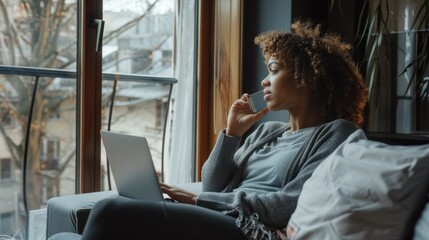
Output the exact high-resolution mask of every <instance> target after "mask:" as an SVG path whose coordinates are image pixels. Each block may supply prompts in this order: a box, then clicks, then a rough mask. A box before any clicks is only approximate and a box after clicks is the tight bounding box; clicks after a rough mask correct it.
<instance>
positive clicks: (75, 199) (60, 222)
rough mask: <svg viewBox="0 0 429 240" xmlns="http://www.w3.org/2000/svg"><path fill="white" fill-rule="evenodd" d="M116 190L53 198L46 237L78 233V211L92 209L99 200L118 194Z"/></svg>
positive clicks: (48, 215) (49, 204)
mask: <svg viewBox="0 0 429 240" xmlns="http://www.w3.org/2000/svg"><path fill="white" fill-rule="evenodd" d="M117 195H118V193H117V192H116V191H105V192H93V193H85V194H76V195H69V196H61V197H55V198H51V199H49V201H48V207H47V226H46V237H47V238H49V237H50V236H52V235H54V234H56V233H61V232H71V233H77V229H78V221H77V213H78V212H79V211H82V210H83V209H91V208H92V207H93V206H94V205H95V204H96V203H97V202H98V201H100V200H101V199H104V198H106V197H111V196H117Z"/></svg>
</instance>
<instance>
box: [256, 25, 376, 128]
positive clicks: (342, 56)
mask: <svg viewBox="0 0 429 240" xmlns="http://www.w3.org/2000/svg"><path fill="white" fill-rule="evenodd" d="M255 43H256V44H257V45H258V46H259V47H260V49H261V52H262V55H263V56H264V58H265V62H267V61H268V59H269V58H270V57H276V58H278V59H279V60H280V61H281V62H282V64H284V66H285V67H286V68H288V70H289V72H290V74H291V78H293V79H294V81H295V84H296V86H297V87H308V88H309V89H310V91H311V92H312V96H314V100H315V101H316V102H318V103H320V107H321V108H322V109H321V110H322V114H323V115H324V116H323V117H324V119H325V120H326V121H332V120H334V119H338V118H342V119H346V120H349V121H351V122H353V123H355V124H356V125H357V126H362V123H363V120H364V109H365V105H366V102H367V100H368V87H367V85H366V83H365V81H364V79H363V77H362V75H361V73H360V72H359V69H358V67H357V65H356V63H355V62H354V61H353V59H352V56H351V54H350V50H351V45H350V44H347V43H344V42H342V41H341V39H340V37H339V36H338V35H335V34H332V33H329V34H328V33H327V34H324V35H322V34H321V33H320V24H318V25H313V24H312V23H311V22H309V21H306V22H302V21H299V20H298V21H295V22H294V23H293V24H292V31H291V32H281V31H270V32H265V33H262V34H260V35H259V36H257V37H256V38H255Z"/></svg>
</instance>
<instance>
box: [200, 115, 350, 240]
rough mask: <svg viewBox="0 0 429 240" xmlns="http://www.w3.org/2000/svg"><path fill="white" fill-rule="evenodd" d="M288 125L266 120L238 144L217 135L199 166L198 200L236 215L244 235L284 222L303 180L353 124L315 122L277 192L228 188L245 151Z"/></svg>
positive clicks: (266, 232)
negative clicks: (317, 124) (311, 131)
mask: <svg viewBox="0 0 429 240" xmlns="http://www.w3.org/2000/svg"><path fill="white" fill-rule="evenodd" d="M288 129H290V126H289V125H288V124H287V123H284V122H266V123H264V124H261V125H260V126H259V127H258V128H257V129H256V130H255V131H254V132H253V133H252V134H251V135H249V136H248V137H247V139H246V140H245V142H244V144H243V146H241V147H240V146H239V145H240V138H234V137H229V136H226V135H225V134H224V133H221V134H219V137H218V140H217V142H216V145H215V147H214V148H213V150H212V152H211V154H210V156H209V158H208V160H207V161H206V162H205V163H204V165H203V168H202V184H203V192H202V193H201V194H200V195H199V196H198V200H197V203H196V204H197V205H199V206H203V207H206V208H210V209H213V210H217V211H222V212H225V213H227V214H230V215H232V216H235V217H237V225H238V226H239V227H240V228H241V229H242V231H243V232H244V233H245V234H246V235H247V236H251V237H252V238H255V239H261V238H272V237H273V232H271V231H270V229H272V228H284V227H285V226H286V225H287V224H288V221H289V218H290V216H291V215H292V213H293V211H294V210H295V208H296V205H297V201H298V197H299V195H300V193H301V190H302V186H303V184H304V182H305V181H306V180H307V179H308V178H309V177H310V176H311V174H312V173H313V171H314V170H315V169H316V167H317V166H318V165H319V164H320V163H321V162H322V161H323V160H324V159H325V158H326V157H327V156H328V155H329V154H331V153H332V152H333V151H334V149H335V148H336V147H337V146H339V145H340V144H341V143H342V142H343V141H344V140H345V139H346V138H347V137H348V136H349V135H350V134H351V133H352V132H354V131H355V130H356V129H357V127H356V126H355V125H354V124H353V123H351V122H349V121H346V120H342V119H339V120H334V121H332V122H329V123H325V124H322V125H320V126H318V127H317V128H316V129H315V130H314V132H313V133H312V135H311V136H310V138H309V139H307V140H306V141H305V142H304V144H303V145H302V147H301V149H300V150H299V151H298V153H297V154H296V156H295V157H294V159H293V160H292V162H291V165H290V166H289V168H287V169H286V172H285V173H284V180H283V186H282V187H283V189H282V190H281V191H277V192H270V193H266V194H256V193H245V192H244V191H234V192H232V191H233V190H234V189H235V188H237V186H238V185H239V183H240V181H241V179H242V173H243V169H244V168H245V166H246V162H247V160H248V159H249V156H251V155H252V153H253V152H254V151H255V150H257V149H259V148H261V147H262V146H263V145H264V144H266V143H267V142H269V141H271V140H273V139H275V138H277V137H279V136H280V135H281V134H283V133H284V132H285V131H287V130H288ZM269 228H270V229H269ZM274 235H275V234H274Z"/></svg>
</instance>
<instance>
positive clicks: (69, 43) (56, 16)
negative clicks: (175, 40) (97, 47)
mask: <svg viewBox="0 0 429 240" xmlns="http://www.w3.org/2000/svg"><path fill="white" fill-rule="evenodd" d="M157 2H158V0H156V1H151V2H149V1H147V2H146V4H147V11H146V12H145V13H144V14H142V15H140V16H137V17H136V18H134V19H132V20H130V21H129V22H127V23H125V24H124V25H123V26H121V27H119V28H118V29H116V30H114V31H111V33H110V34H108V35H106V36H105V40H106V41H110V40H112V39H113V37H115V36H118V35H120V34H122V33H123V32H124V31H126V30H127V29H129V28H131V27H133V26H134V25H135V24H137V23H138V22H139V21H140V20H141V19H142V18H144V17H145V16H146V15H147V14H149V13H150V11H151V10H152V8H153V7H154V6H155V5H156V3H157ZM76 11H77V6H76V3H70V1H65V0H20V1H15V0H9V1H7V0H1V1H0V65H12V66H31V67H40V68H54V69H65V68H67V67H70V66H72V65H73V64H75V62H76V38H77V37H76V33H75V31H72V30H71V29H76V28H77V26H76V22H77V21H76V15H77V12H76ZM34 80H35V77H28V76H19V75H17V76H7V77H4V81H5V82H7V84H8V86H7V87H6V86H0V97H1V98H0V100H1V107H2V111H1V112H0V113H1V114H3V115H4V116H0V117H1V118H0V121H2V120H1V119H3V118H4V117H8V118H13V121H15V122H16V123H17V126H18V127H17V128H19V129H20V131H21V136H25V131H26V124H27V120H28V119H27V116H28V113H29V109H30V103H31V92H32V90H33V88H34V82H35V81H34ZM53 82H54V78H43V79H40V81H39V85H38V86H37V90H38V91H37V94H36V97H35V104H34V108H33V116H32V123H31V134H30V136H29V139H28V154H27V157H28V172H27V176H28V177H27V197H28V209H29V210H31V209H37V208H40V205H41V204H42V201H43V199H42V190H43V189H42V188H43V187H44V186H43V184H42V180H43V178H44V177H45V178H46V179H49V181H52V182H51V183H48V184H51V185H55V182H58V179H59V177H60V175H61V173H62V172H63V171H64V169H65V168H66V165H67V164H68V163H69V162H70V161H71V160H72V159H73V157H74V155H75V152H74V151H73V150H72V151H68V152H67V153H64V156H61V161H59V162H58V164H59V165H58V166H57V167H56V168H57V174H55V175H44V174H43V171H41V168H40V162H41V161H40V158H41V153H42V152H41V150H42V142H43V139H44V137H45V136H46V126H47V122H48V120H49V119H50V118H51V117H52V115H53V114H55V113H57V112H58V111H60V110H63V109H62V108H61V106H62V104H63V103H64V102H66V101H67V100H70V99H73V98H75V92H74V91H70V90H69V89H67V88H64V89H58V88H56V89H52V87H51V85H52V83H53ZM12 98H13V99H15V101H12ZM5 114H7V116H6V115H5ZM0 135H1V136H2V137H3V138H4V140H5V142H6V144H7V147H8V149H9V152H10V153H11V155H12V159H13V161H14V165H15V166H17V167H18V168H19V169H22V167H23V159H24V148H25V139H24V138H22V139H21V140H20V141H18V142H17V141H16V139H13V138H12V137H11V136H10V134H8V129H7V126H6V124H3V123H2V124H1V125H0Z"/></svg>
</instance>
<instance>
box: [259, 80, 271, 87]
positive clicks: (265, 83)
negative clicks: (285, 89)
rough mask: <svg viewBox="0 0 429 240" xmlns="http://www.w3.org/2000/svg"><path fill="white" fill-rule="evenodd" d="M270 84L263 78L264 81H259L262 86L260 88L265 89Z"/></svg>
mask: <svg viewBox="0 0 429 240" xmlns="http://www.w3.org/2000/svg"><path fill="white" fill-rule="evenodd" d="M269 84H270V81H268V79H267V78H265V79H264V80H262V81H261V85H262V87H266V86H268V85H269Z"/></svg>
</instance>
